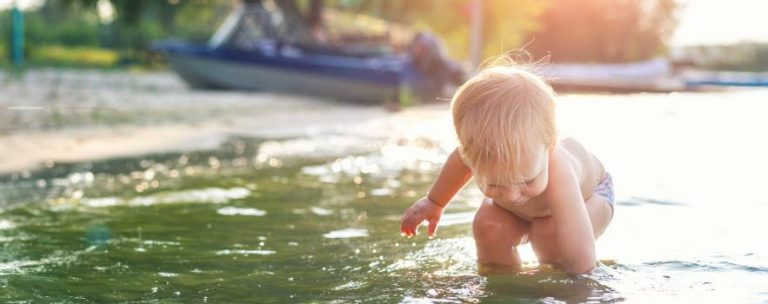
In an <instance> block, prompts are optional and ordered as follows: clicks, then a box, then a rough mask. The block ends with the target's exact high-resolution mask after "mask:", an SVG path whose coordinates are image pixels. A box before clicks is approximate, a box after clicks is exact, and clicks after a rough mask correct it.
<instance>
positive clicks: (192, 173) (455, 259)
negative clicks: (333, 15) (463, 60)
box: [0, 91, 768, 303]
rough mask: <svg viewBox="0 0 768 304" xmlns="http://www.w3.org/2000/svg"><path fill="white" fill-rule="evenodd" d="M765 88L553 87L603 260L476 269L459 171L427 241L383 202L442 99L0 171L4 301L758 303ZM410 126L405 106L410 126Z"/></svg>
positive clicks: (469, 207) (402, 193) (439, 132)
mask: <svg viewBox="0 0 768 304" xmlns="http://www.w3.org/2000/svg"><path fill="white" fill-rule="evenodd" d="M764 96H766V95H765V91H736V92H724V93H708V94H669V95H667V94H664V95H661V94H638V95H572V96H563V97H562V98H561V99H560V101H559V106H558V115H559V116H558V121H559V123H560V127H561V133H563V135H569V136H574V137H576V138H577V139H579V140H581V141H582V142H583V143H584V144H585V145H586V146H587V147H588V148H590V149H592V150H593V151H594V152H595V153H596V154H597V155H598V156H599V157H600V158H601V159H602V160H603V161H604V163H605V164H606V166H607V168H608V169H609V170H610V171H611V172H612V174H613V176H614V179H615V183H616V191H617V195H618V202H617V211H616V217H615V218H614V222H613V223H612V224H611V226H610V227H609V228H608V231H607V232H606V234H605V235H604V236H603V237H602V238H601V239H600V240H599V241H598V243H597V249H598V256H599V257H600V259H601V260H602V261H604V262H605V263H604V264H602V265H601V266H600V267H598V268H597V269H596V270H595V271H594V272H593V273H592V274H589V275H583V276H568V275H565V274H562V273H560V272H558V271H556V270H553V269H550V268H548V267H541V266H539V265H537V264H536V262H535V257H534V256H533V255H532V253H531V250H530V248H529V247H527V246H526V247H524V248H522V253H523V258H524V260H525V262H526V265H525V266H526V267H525V271H523V272H520V273H511V274H505V275H494V276H490V277H484V276H480V275H478V273H477V266H476V264H475V252H474V250H475V249H474V242H473V240H472V238H471V225H470V222H471V219H472V216H473V212H474V210H475V208H476V206H477V204H478V203H479V201H480V199H481V198H482V197H481V194H480V193H479V191H477V190H476V189H474V186H473V185H470V186H469V187H468V188H467V189H466V190H465V191H463V192H462V193H460V195H459V196H458V197H457V198H456V199H455V200H454V202H453V203H452V204H451V205H450V206H449V208H448V209H447V210H446V214H445V215H444V217H443V222H442V226H441V227H440V229H439V232H438V237H437V238H436V239H434V240H427V239H426V238H424V237H423V236H422V237H418V238H415V239H405V238H401V237H400V235H399V218H400V214H401V213H402V211H403V210H404V208H406V207H407V206H408V205H409V204H410V203H411V202H412V201H414V200H415V199H417V198H418V197H419V196H420V195H422V194H423V193H424V192H425V191H426V190H427V189H428V187H429V185H430V184H431V182H432V179H433V178H434V176H435V175H436V174H437V171H438V170H439V167H440V165H441V164H442V162H443V161H444V159H445V157H446V156H447V154H448V153H449V152H450V150H451V149H452V148H453V146H454V145H455V143H454V142H453V140H452V139H451V129H450V124H449V121H450V120H449V119H448V116H447V115H448V113H447V111H445V112H444V113H440V114H439V115H437V116H436V117H432V118H433V119H424V120H423V121H421V122H416V123H412V124H411V125H408V126H405V127H402V128H399V129H392V130H373V129H371V130H369V131H370V132H360V130H359V129H355V130H356V131H355V132H351V131H350V132H344V131H342V130H336V131H333V132H330V131H329V132H321V133H318V134H313V135H312V136H306V137H295V138H283V139H269V140H266V139H260V138H250V137H242V136H240V137H232V138H231V139H230V140H228V141H226V142H225V143H224V144H223V145H222V146H221V147H219V148H218V149H216V150H211V151H189V152H186V153H169V154H156V155H146V156H143V157H136V158H121V159H111V160H105V161H96V162H87V163H75V164H50V167H49V168H46V169H43V170H39V171H35V172H20V173H16V174H11V175H7V176H4V177H2V178H0V206H3V207H2V209H1V210H0V244H1V245H2V247H3V250H2V251H1V252H0V288H2V289H1V290H2V292H0V300H2V301H3V302H28V301H32V302H37V301H45V302H47V301H55V302H73V303H74V302H77V303H82V302H93V303H105V302H126V301H134V302H140V303H142V302H150V303H157V302H161V303H190V302H212V303H220V302H225V303H226V302H239V303H242V302H254V303H286V302H289V303H290V302H315V301H317V302H335V303H346V302H389V303H398V302H405V303H429V302H446V303H454V302H490V303H493V302H500V303H501V302H503V303H509V302H514V301H518V302H548V303H549V302H551V303H556V302H560V301H564V302H587V301H592V302H616V301H625V300H628V301H631V302H654V301H676V302H692V301H696V302H699V301H708V302H710V301H717V302H728V303H738V302H744V303H755V302H764V301H768V293H767V289H766V286H768V285H767V284H768V256H767V254H768V253H767V252H768V250H766V249H768V245H766V243H765V242H764V241H763V237H762V233H763V232H764V231H768V229H766V228H768V227H766V226H768V225H766V224H765V223H766V221H765V220H764V217H765V214H768V201H766V199H765V195H764V194H763V193H762V189H764V186H763V183H764V181H765V177H764V175H765V172H768V170H767V169H768V162H766V161H765V160H764V159H763V158H764V156H765V155H768V145H767V144H766V141H765V139H764V138H765V136H764V134H762V133H763V131H762V130H766V129H768V120H766V119H764V115H765V113H768V111H767V110H768V104H765V100H764ZM416 121H419V120H416Z"/></svg>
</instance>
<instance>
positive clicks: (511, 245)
mask: <svg viewBox="0 0 768 304" xmlns="http://www.w3.org/2000/svg"><path fill="white" fill-rule="evenodd" d="M554 108H555V103H554V92H553V91H552V88H551V87H550V86H549V85H548V84H546V83H545V82H544V80H543V79H541V78H539V77H537V76H536V75H533V74H532V73H530V72H528V71H526V70H525V69H522V68H518V67H512V66H498V67H492V68H488V69H486V70H484V71H482V72H480V73H479V74H478V75H476V76H475V77H473V78H472V79H470V80H468V81H467V82H466V83H465V84H464V85H462V86H461V87H460V88H459V90H458V91H457V92H456V94H455V95H454V97H453V100H452V103H451V110H452V114H453V124H454V127H455V129H456V135H457V136H458V139H459V144H460V145H459V147H458V148H457V149H456V150H454V151H453V152H452V153H451V154H450V156H448V159H447V160H446V163H445V165H444V166H443V168H442V170H441V171H440V173H439V175H438V177H437V179H436V180H435V182H434V184H433V185H432V187H431V189H430V190H429V192H428V193H427V195H426V196H425V197H423V198H421V199H419V200H417V201H416V202H415V203H413V205H411V206H410V207H409V208H408V209H407V210H406V211H405V213H404V214H403V216H402V222H401V226H400V230H401V233H402V234H403V235H404V236H408V237H412V236H415V235H416V230H417V227H418V226H419V225H420V224H421V223H422V222H424V221H427V222H429V225H428V229H427V232H428V235H429V236H430V237H433V236H434V234H435V232H436V230H437V225H438V222H439V221H440V216H441V215H442V213H443V209H444V208H445V206H446V205H447V204H448V202H449V201H450V200H451V199H452V198H453V196H454V195H455V194H456V193H457V192H458V191H459V190H460V189H461V188H463V187H464V185H466V184H467V182H468V181H469V180H470V179H471V178H473V177H474V178H475V182H476V184H477V185H478V186H479V187H480V190H481V191H482V192H483V194H484V195H485V198H484V199H483V201H482V203H481V205H480V207H479V209H478V210H477V213H476V214H475V218H474V221H473V224H472V231H473V235H474V238H475V244H476V246H477V259H478V263H479V264H480V266H481V269H482V268H483V266H490V265H503V266H511V267H519V266H520V263H521V262H520V256H519V254H518V252H517V247H518V246H519V245H521V244H524V243H527V242H530V243H531V247H532V248H533V250H534V252H535V253H536V256H537V258H538V260H539V262H540V263H546V264H552V265H555V266H557V267H559V268H561V269H563V270H565V271H566V272H568V273H573V274H578V273H584V272H588V271H589V270H591V269H592V268H594V267H595V266H596V258H595V239H596V238H597V237H599V236H600V235H601V234H602V233H603V231H604V230H605V229H606V227H607V226H608V223H609V222H610V221H611V219H612V217H613V209H614V206H613V202H614V196H613V183H612V180H611V175H610V174H608V172H606V170H605V168H603V165H602V163H601V162H600V161H599V160H598V159H597V158H596V157H595V156H594V155H592V154H591V153H590V152H589V151H587V150H586V149H585V148H584V146H582V145H581V144H580V143H579V142H577V141H576V140H574V139H568V138H567V139H563V140H558V139H557V134H556V128H555V111H554Z"/></svg>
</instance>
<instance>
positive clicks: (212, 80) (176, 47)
mask: <svg viewBox="0 0 768 304" xmlns="http://www.w3.org/2000/svg"><path fill="white" fill-rule="evenodd" d="M153 48H154V49H155V50H158V51H162V52H164V53H166V54H167V56H168V62H169V64H170V67H171V68H172V69H173V70H174V71H175V72H177V73H178V74H179V75H180V76H181V77H182V78H183V79H184V80H185V81H187V82H188V83H189V84H190V85H192V86H194V87H198V88H224V89H238V90H265V91H277V92H288V93H293V94H303V95H311V96H317V97H325V98H332V99H339V100H348V101H362V102H377V103H379V102H385V101H399V102H402V100H401V99H402V98H403V95H404V94H403V92H404V90H405V91H407V92H408V93H409V94H407V95H412V94H410V92H412V91H414V90H415V91H418V86H419V81H420V79H421V78H423V76H421V75H420V73H419V72H418V71H417V70H416V69H415V68H414V67H413V66H412V64H411V63H410V59H409V58H407V57H405V56H392V55H387V56H375V57H347V56H334V55H328V54H311V53H307V52H304V51H301V50H299V49H295V48H280V47H275V48H274V50H273V51H267V52H265V51H264V49H262V50H261V51H253V52H244V51H237V50H226V49H225V50H221V49H217V50H212V49H208V48H207V47H205V46H195V45H191V44H184V43H159V44H156V45H155V46H154V47H153Z"/></svg>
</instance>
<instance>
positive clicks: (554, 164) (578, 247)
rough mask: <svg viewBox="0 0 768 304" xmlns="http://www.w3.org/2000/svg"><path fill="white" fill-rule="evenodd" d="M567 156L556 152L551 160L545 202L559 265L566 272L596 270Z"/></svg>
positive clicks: (590, 234) (591, 236)
mask: <svg viewBox="0 0 768 304" xmlns="http://www.w3.org/2000/svg"><path fill="white" fill-rule="evenodd" d="M566 158H567V156H564V154H563V153H557V152H555V153H554V155H553V157H552V158H551V161H550V168H549V185H548V186H547V187H548V188H549V189H551V190H549V191H547V192H546V193H547V196H548V197H547V200H548V201H549V206H550V209H551V210H552V220H554V222H555V227H557V228H556V231H555V233H556V234H557V238H556V241H557V243H558V247H559V248H560V250H561V252H562V258H561V260H560V261H559V264H560V266H561V267H563V269H564V270H565V271H567V272H568V273H574V274H577V273H584V272H587V271H589V270H591V269H592V268H594V267H595V264H596V257H595V237H594V233H593V231H592V222H591V221H590V219H589V214H588V213H587V208H586V205H585V204H584V199H583V197H582V195H581V189H580V188H579V182H578V178H577V177H576V172H575V171H574V170H573V168H572V167H571V166H570V165H569V163H568V161H567V159H566Z"/></svg>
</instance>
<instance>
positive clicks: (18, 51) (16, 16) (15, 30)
mask: <svg viewBox="0 0 768 304" xmlns="http://www.w3.org/2000/svg"><path fill="white" fill-rule="evenodd" d="M10 44H11V49H10V55H11V63H13V65H14V66H17V67H19V66H21V65H22V64H23V63H24V15H23V14H22V13H21V10H19V8H18V6H16V1H14V2H13V8H12V9H11V43H10Z"/></svg>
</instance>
